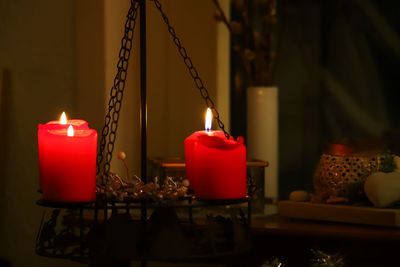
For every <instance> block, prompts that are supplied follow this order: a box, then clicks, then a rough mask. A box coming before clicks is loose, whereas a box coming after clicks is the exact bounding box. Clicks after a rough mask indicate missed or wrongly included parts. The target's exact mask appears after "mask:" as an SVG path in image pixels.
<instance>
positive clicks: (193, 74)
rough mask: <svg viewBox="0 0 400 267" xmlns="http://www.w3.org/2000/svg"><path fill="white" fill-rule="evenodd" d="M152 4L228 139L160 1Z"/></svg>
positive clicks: (227, 134)
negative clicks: (159, 14) (158, 12)
mask: <svg viewBox="0 0 400 267" xmlns="http://www.w3.org/2000/svg"><path fill="white" fill-rule="evenodd" d="M153 2H154V4H155V5H156V7H157V9H158V10H159V11H160V13H161V16H162V18H163V20H164V22H165V24H166V25H167V27H168V32H169V33H170V35H171V37H172V39H173V41H174V43H175V45H176V47H177V48H178V51H179V54H180V55H181V56H182V58H183V62H184V63H185V65H186V67H187V69H188V71H189V73H190V76H192V78H193V80H194V83H195V85H196V87H197V89H199V91H200V94H201V96H202V98H203V99H204V100H205V102H206V105H207V107H209V108H210V109H211V110H212V112H213V115H214V119H215V120H216V121H217V122H218V126H219V128H220V129H221V130H222V131H223V132H224V134H225V137H226V138H227V139H229V138H230V134H229V133H228V132H227V131H226V130H225V125H224V123H223V122H222V121H221V119H220V116H219V112H218V110H217V108H216V107H215V104H214V101H213V100H212V99H211V97H210V94H209V93H208V90H207V88H206V87H205V86H204V83H203V81H202V79H201V78H200V77H199V73H198V71H197V69H196V67H195V66H193V63H192V59H191V58H190V57H189V56H188V54H187V52H186V49H185V48H184V47H183V46H182V44H181V41H180V39H179V38H178V37H177V36H176V33H175V30H174V28H173V27H172V26H171V24H170V23H169V20H168V18H167V15H166V14H165V13H164V11H163V9H162V6H161V3H160V1H158V0H153Z"/></svg>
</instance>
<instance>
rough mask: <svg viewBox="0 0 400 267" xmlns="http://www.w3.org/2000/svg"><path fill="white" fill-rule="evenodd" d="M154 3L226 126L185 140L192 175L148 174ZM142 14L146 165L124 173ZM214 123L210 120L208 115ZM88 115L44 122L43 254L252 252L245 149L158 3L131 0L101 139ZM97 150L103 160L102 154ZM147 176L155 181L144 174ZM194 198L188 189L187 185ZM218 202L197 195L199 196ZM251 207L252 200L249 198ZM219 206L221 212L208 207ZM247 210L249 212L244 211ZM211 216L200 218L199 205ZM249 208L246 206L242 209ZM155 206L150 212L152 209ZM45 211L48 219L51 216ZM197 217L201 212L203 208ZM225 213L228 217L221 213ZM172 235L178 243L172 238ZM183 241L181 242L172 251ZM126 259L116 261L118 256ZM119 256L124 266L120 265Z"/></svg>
mask: <svg viewBox="0 0 400 267" xmlns="http://www.w3.org/2000/svg"><path fill="white" fill-rule="evenodd" d="M147 2H151V3H154V5H155V7H156V9H157V10H158V11H159V13H160V14H161V17H162V19H163V21H164V22H165V24H166V26H167V29H168V32H169V34H170V36H171V38H172V40H173V42H174V44H175V46H176V47H177V49H178V52H179V54H180V55H181V57H182V59H183V62H184V64H185V65H186V67H187V70H188V72H189V74H190V75H191V77H192V78H193V81H194V84H195V86H196V88H197V89H198V90H199V92H200V94H201V97H202V98H203V99H204V101H205V103H206V106H207V107H208V108H209V109H210V111H209V117H213V118H214V120H215V121H216V122H217V124H218V126H219V128H220V129H221V130H220V131H212V130H211V124H210V125H209V126H207V127H206V130H205V131H199V132H195V133H194V134H193V135H191V136H189V137H188V138H187V139H186V140H185V141H184V146H185V153H186V157H187V159H186V165H187V166H186V169H187V175H186V177H182V178H181V179H179V180H177V179H174V177H169V176H167V177H165V178H163V180H160V179H159V178H158V177H148V175H147V163H148V161H147V126H146V121H147V111H146V105H147V100H146V85H147V84H146V77H147V75H146V60H147V59H146V3H147ZM139 12H140V20H139V23H140V42H139V46H140V47H139V51H141V54H140V134H141V147H140V159H141V172H140V175H131V174H130V171H129V170H128V168H127V166H126V163H125V158H126V154H125V153H124V152H120V153H118V154H117V156H118V159H119V160H121V161H122V163H123V164H124V165H125V167H126V177H123V176H121V175H119V174H116V173H113V172H111V170H110V166H111V161H112V159H113V153H114V144H115V140H116V136H117V129H118V121H119V117H120V111H121V107H122V99H123V95H124V89H125V84H126V77H127V70H128V62H129V57H130V54H131V50H132V44H133V37H134V34H133V33H134V29H135V25H136V18H137V16H138V13H139ZM209 121H210V122H209V123H211V118H209ZM99 139H100V140H99V144H98V149H97V146H96V144H97V133H96V131H95V130H92V129H90V128H89V126H88V123H87V122H86V121H83V120H69V121H68V120H67V121H66V122H65V121H63V122H49V123H47V124H41V125H39V127H38V148H39V151H38V152H39V169H40V186H41V191H42V193H43V195H42V200H39V201H38V202H37V203H38V205H40V206H43V207H44V208H46V209H51V213H46V212H44V215H43V217H42V222H41V225H40V228H39V233H38V236H37V240H36V252H37V253H38V254H39V255H43V256H47V257H56V258H67V259H71V260H76V261H79V262H84V263H90V266H104V262H107V263H110V264H109V265H107V266H129V261H130V260H140V261H141V262H142V266H146V261H147V260H169V261H194V260H198V259H209V258H215V259H221V258H222V257H224V259H227V258H230V257H231V256H232V255H233V254H239V253H243V252H245V251H248V250H249V248H250V246H249V241H250V239H249V235H248V229H249V226H250V225H251V207H250V204H251V203H250V202H251V201H250V198H249V197H247V194H246V191H247V186H246V147H245V145H244V140H243V138H241V137H240V138H238V139H237V140H234V139H233V138H232V137H231V136H230V135H229V133H228V132H227V131H226V129H225V127H224V124H223V122H222V121H221V119H220V117H219V113H218V111H217V109H216V107H215V104H214V102H213V100H212V99H211V98H210V96H209V92H208V90H207V89H206V88H205V86H204V83H203V81H202V79H201V78H200V77H199V74H198V71H197V70H196V68H195V67H194V65H193V63H192V60H191V58H190V57H189V56H188V54H187V52H186V49H185V48H184V47H183V46H182V44H181V41H180V39H179V38H178V37H177V35H176V33H175V30H174V28H173V27H172V26H171V24H170V22H169V20H168V18H167V16H166V14H165V13H164V11H163V9H162V7H161V3H160V1H159V0H153V1H148V0H130V8H129V11H128V14H127V17H126V22H125V24H124V35H123V37H122V40H121V48H120V51H119V58H118V63H117V73H116V75H115V78H114V82H113V85H112V88H111V90H110V98H109V102H108V108H107V112H106V115H105V123H104V127H103V129H102V131H101V134H100V136H99ZM96 154H97V159H96ZM148 178H151V179H149V181H148ZM190 186H192V188H193V189H194V195H193V194H189V187H190ZM200 199H201V200H218V201H208V202H207V201H198V200H200ZM243 204H247V205H243ZM217 208H218V211H220V212H221V213H219V214H218V215H217V216H213V215H212V212H210V211H207V209H208V210H212V211H214V212H215V211H216V209H217ZM243 208H247V211H243ZM196 209H197V210H202V211H203V210H204V211H205V213H202V214H207V216H206V218H205V220H204V218H203V219H202V220H200V221H199V222H200V223H199V222H197V221H196V218H195V216H194V214H196V212H195V211H194V210H196ZM246 212H247V213H246ZM148 213H149V214H148ZM46 214H47V216H46ZM198 214H199V213H198ZM221 214H222V215H221ZM171 240H174V241H175V244H174V246H172V247H171V246H170V241H171ZM177 246H178V248H179V249H176V248H177ZM121 262H122V263H124V264H122V265H118V264H120V263H121ZM117 263H118V264H117Z"/></svg>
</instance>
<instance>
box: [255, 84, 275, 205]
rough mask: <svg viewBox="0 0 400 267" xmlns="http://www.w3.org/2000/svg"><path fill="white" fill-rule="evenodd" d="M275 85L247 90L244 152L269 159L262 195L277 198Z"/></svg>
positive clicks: (262, 158)
mask: <svg viewBox="0 0 400 267" xmlns="http://www.w3.org/2000/svg"><path fill="white" fill-rule="evenodd" d="M278 127H279V124H278V88H277V87H274V86H271V87H268V86H265V87H262V86H260V87H250V88H248V89H247V151H248V152H247V153H248V158H249V159H260V160H265V161H268V162H269V166H268V167H267V168H266V169H265V178H264V196H265V197H266V198H272V199H273V200H276V199H277V198H278V185H279V181H278V168H279V162H278V158H279V157H278V141H279V139H278V130H279V128H278Z"/></svg>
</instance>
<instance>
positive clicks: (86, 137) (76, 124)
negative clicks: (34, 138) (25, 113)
mask: <svg viewBox="0 0 400 267" xmlns="http://www.w3.org/2000/svg"><path fill="white" fill-rule="evenodd" d="M96 152H97V132H96V131H95V130H93V129H90V128H89V126H88V123H87V122H86V121H84V120H67V119H66V115H65V113H63V114H62V115H61V118H60V120H59V121H50V122H48V123H46V124H39V125H38V156H39V173H40V191H41V192H42V194H43V200H46V201H51V202H91V201H94V200H95V199H96Z"/></svg>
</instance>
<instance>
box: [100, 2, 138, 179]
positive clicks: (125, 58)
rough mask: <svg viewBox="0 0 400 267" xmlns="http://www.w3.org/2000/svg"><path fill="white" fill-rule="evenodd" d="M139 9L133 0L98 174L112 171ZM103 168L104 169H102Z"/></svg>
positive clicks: (103, 139)
mask: <svg viewBox="0 0 400 267" xmlns="http://www.w3.org/2000/svg"><path fill="white" fill-rule="evenodd" d="M138 9H139V2H138V1H137V0H131V6H130V8H129V11H128V15H127V18H126V22H125V31H124V36H123V37H122V40H121V49H120V50H119V59H118V64H117V74H116V75H115V78H114V84H113V86H112V88H111V92H110V100H109V102H108V111H107V114H106V116H105V122H104V126H103V130H102V135H101V139H100V144H99V151H98V153H97V174H100V172H101V171H103V173H108V172H109V171H110V164H111V159H112V153H113V150H114V143H115V138H116V132H117V128H118V120H119V114H120V110H121V106H122V98H123V95H124V88H125V83H126V77H127V70H128V64H129V56H130V54H131V49H132V41H133V30H134V29H135V25H136V18H137V11H138ZM106 147H107V151H106V154H105V162H104V165H103V166H102V164H103V161H104V150H105V148H106ZM101 168H103V169H102V170H101Z"/></svg>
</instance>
